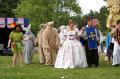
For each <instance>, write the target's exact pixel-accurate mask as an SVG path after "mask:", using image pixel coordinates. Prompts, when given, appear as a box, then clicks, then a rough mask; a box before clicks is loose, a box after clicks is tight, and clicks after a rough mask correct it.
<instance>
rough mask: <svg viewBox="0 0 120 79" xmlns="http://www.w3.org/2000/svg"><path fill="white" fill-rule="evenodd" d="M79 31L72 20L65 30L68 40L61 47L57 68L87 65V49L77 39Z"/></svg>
mask: <svg viewBox="0 0 120 79" xmlns="http://www.w3.org/2000/svg"><path fill="white" fill-rule="evenodd" d="M78 32H79V31H78V30H76V29H75V28H74V23H73V22H72V21H70V22H69V25H68V29H66V30H64V36H65V38H66V40H65V41H64V43H63V44H62V46H61V47H60V48H59V51H58V55H57V59H56V63H55V68H64V69H67V68H75V67H83V68H84V67H87V61H86V55H85V50H84V48H83V46H82V44H81V43H80V42H79V41H78V40H77V33H78Z"/></svg>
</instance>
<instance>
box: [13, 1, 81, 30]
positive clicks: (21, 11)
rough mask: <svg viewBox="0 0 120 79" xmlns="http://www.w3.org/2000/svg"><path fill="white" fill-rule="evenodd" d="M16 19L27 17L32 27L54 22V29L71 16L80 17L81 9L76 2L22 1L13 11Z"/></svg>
mask: <svg viewBox="0 0 120 79" xmlns="http://www.w3.org/2000/svg"><path fill="white" fill-rule="evenodd" d="M15 14H16V16H17V17H27V18H29V19H30V21H31V23H32V24H33V26H34V27H32V29H34V30H36V29H38V25H39V24H41V23H45V22H48V21H53V20H54V21H55V23H56V27H59V26H60V25H64V24H66V23H68V19H69V18H70V16H71V14H75V15H80V14H81V8H80V7H79V5H78V3H77V1H76V0H22V1H21V4H20V5H18V7H17V9H16V10H15Z"/></svg>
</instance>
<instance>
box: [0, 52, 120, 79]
mask: <svg viewBox="0 0 120 79" xmlns="http://www.w3.org/2000/svg"><path fill="white" fill-rule="evenodd" d="M0 79H120V67H112V66H111V65H109V64H106V62H105V61H104V55H103V54H101V56H100V67H98V68H95V67H92V68H85V69H81V68H75V69H55V68H53V67H52V66H45V65H42V64H39V60H38V56H37V54H35V55H34V57H33V63H32V64H31V65H24V66H23V68H21V67H19V66H17V67H15V68H12V56H0Z"/></svg>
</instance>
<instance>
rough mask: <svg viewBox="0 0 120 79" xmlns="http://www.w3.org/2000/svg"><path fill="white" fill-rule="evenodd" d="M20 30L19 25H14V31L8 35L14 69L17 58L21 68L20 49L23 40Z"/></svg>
mask: <svg viewBox="0 0 120 79" xmlns="http://www.w3.org/2000/svg"><path fill="white" fill-rule="evenodd" d="M21 29H22V28H21V25H16V26H15V30H14V31H12V32H11V33H10V35H9V39H10V41H11V47H12V52H13V54H14V56H13V67H15V64H16V59H17V57H18V58H19V60H20V65H21V67H22V48H23V44H22V40H23V37H24V35H23V33H22V32H21ZM9 44H10V43H9ZM8 46H10V45H8Z"/></svg>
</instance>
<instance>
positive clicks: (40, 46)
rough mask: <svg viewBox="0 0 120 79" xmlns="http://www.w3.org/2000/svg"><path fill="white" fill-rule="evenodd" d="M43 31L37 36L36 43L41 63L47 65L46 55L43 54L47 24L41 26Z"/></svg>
mask: <svg viewBox="0 0 120 79" xmlns="http://www.w3.org/2000/svg"><path fill="white" fill-rule="evenodd" d="M40 28H41V30H40V31H39V32H38V34H37V38H36V42H37V43H38V49H37V51H38V54H39V61H40V63H41V64H43V63H45V55H44V53H43V38H42V36H43V31H44V29H45V28H46V25H45V24H41V25H40Z"/></svg>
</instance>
